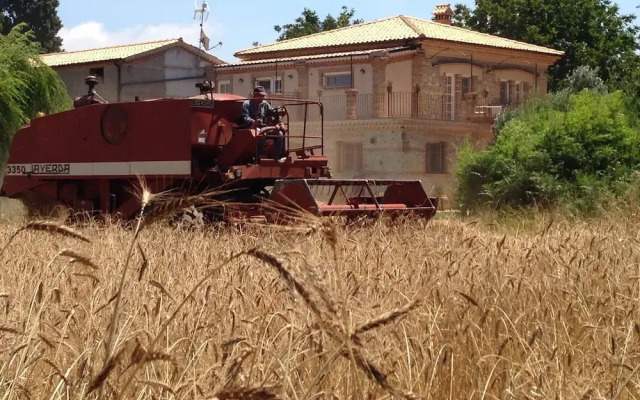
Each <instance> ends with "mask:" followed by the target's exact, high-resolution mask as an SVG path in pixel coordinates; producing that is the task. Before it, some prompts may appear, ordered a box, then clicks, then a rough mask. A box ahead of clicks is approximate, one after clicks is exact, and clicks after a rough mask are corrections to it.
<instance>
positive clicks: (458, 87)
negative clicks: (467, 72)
mask: <svg viewBox="0 0 640 400" xmlns="http://www.w3.org/2000/svg"><path fill="white" fill-rule="evenodd" d="M453 84H454V89H453V93H454V97H453V102H454V104H455V113H456V115H455V117H454V119H456V120H458V119H462V116H464V113H465V110H463V109H462V107H463V106H464V102H463V101H462V100H463V97H462V75H460V74H456V75H455V76H454V78H453Z"/></svg>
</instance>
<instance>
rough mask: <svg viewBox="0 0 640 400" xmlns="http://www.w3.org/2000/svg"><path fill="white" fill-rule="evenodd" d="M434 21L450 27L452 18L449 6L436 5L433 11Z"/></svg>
mask: <svg viewBox="0 0 640 400" xmlns="http://www.w3.org/2000/svg"><path fill="white" fill-rule="evenodd" d="M433 15H434V17H435V18H434V21H436V22H439V23H441V24H445V25H451V17H452V16H453V10H452V9H451V5H450V4H438V5H437V6H436V9H435V10H433Z"/></svg>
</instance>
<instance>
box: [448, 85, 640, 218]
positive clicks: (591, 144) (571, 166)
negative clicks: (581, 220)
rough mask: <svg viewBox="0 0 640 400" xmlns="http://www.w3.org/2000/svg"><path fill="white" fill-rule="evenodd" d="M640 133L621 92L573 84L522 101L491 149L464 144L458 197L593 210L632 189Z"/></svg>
mask: <svg viewBox="0 0 640 400" xmlns="http://www.w3.org/2000/svg"><path fill="white" fill-rule="evenodd" d="M579 86H581V87H582V88H583V89H584V86H585V84H584V80H581V83H580V85H579ZM573 92H575V93H573ZM639 139H640V127H639V126H638V123H637V118H636V116H635V115H633V110H632V109H631V108H630V107H629V102H628V99H627V98H626V96H625V95H624V94H623V93H622V92H613V93H605V92H603V91H602V90H589V89H587V90H581V91H577V90H573V89H572V88H571V87H569V88H568V89H566V90H564V91H561V92H558V93H555V94H550V95H549V96H548V97H547V98H546V99H543V100H534V101H531V102H529V103H528V104H527V105H525V106H524V107H522V108H521V109H520V110H519V111H518V112H517V115H516V116H515V117H513V116H511V117H510V119H509V120H508V121H506V122H505V123H504V124H503V125H502V127H501V129H499V131H498V132H497V135H496V138H495V142H494V143H493V144H492V145H491V147H490V148H488V149H487V150H484V151H474V150H473V149H471V147H470V146H469V145H467V146H465V147H464V148H463V149H462V150H461V151H460V153H459V163H458V168H457V171H456V175H457V179H458V200H459V201H460V204H461V207H462V208H463V209H467V210H468V209H473V208H477V207H479V206H489V207H491V208H500V207H505V206H506V207H520V206H533V205H536V206H559V205H560V206H566V207H570V208H571V209H574V210H576V211H580V212H585V211H586V212H588V211H590V210H593V209H595V207H596V206H597V205H598V203H599V202H601V201H603V199H605V198H610V197H611V196H617V195H620V194H622V193H624V192H626V191H627V189H628V186H629V181H630V179H632V176H633V172H634V171H636V170H638V168H639V165H640V143H639Z"/></svg>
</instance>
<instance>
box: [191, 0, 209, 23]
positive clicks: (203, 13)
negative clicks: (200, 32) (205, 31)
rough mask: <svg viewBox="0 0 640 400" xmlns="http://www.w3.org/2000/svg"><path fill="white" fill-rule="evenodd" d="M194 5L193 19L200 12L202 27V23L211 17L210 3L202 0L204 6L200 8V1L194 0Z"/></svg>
mask: <svg viewBox="0 0 640 400" xmlns="http://www.w3.org/2000/svg"><path fill="white" fill-rule="evenodd" d="M193 5H194V6H195V11H194V12H193V19H196V17H197V16H198V14H200V27H202V23H203V22H204V21H206V20H207V19H208V18H209V5H208V4H207V2H206V1H205V0H203V1H202V6H201V7H200V8H198V3H197V2H196V0H193Z"/></svg>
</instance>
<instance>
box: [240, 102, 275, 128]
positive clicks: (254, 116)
mask: <svg viewBox="0 0 640 400" xmlns="http://www.w3.org/2000/svg"><path fill="white" fill-rule="evenodd" d="M271 110H272V107H271V105H270V104H269V103H267V102H266V101H264V100H262V101H261V102H260V103H258V102H257V101H255V100H245V101H244V103H242V125H243V126H251V125H253V122H254V121H255V120H259V121H260V123H259V124H258V125H259V126H262V125H264V118H265V116H266V115H267V114H268V113H269V111H271Z"/></svg>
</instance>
